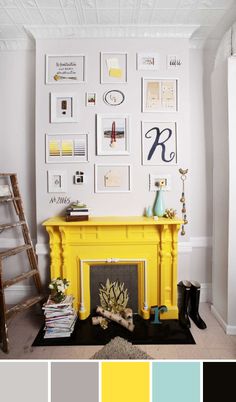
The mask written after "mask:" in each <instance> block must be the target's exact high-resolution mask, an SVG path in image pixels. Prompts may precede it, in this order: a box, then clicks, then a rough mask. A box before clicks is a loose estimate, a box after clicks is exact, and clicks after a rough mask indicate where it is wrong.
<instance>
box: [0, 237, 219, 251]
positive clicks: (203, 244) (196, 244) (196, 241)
mask: <svg viewBox="0 0 236 402" xmlns="http://www.w3.org/2000/svg"><path fill="white" fill-rule="evenodd" d="M33 243H34V244H35V243H36V241H35V240H34V239H33ZM19 244H22V240H19V239H13V238H1V243H0V248H10V247H16V246H18V245H19ZM209 247H212V238H211V237H204V236H203V237H190V240H189V241H186V242H182V241H180V242H179V244H178V249H179V253H180V254H185V253H191V252H192V251H193V249H194V248H209ZM35 248H36V254H37V255H49V245H48V244H47V243H36V246H35Z"/></svg>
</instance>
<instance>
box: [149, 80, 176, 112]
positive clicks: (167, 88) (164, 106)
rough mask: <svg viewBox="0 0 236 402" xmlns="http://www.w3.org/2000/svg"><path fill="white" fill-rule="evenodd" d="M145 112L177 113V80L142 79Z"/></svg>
mask: <svg viewBox="0 0 236 402" xmlns="http://www.w3.org/2000/svg"><path fill="white" fill-rule="evenodd" d="M142 102H143V112H176V111H177V106H178V105H177V80H176V79H171V78H167V79H156V78H145V77H143V79H142Z"/></svg>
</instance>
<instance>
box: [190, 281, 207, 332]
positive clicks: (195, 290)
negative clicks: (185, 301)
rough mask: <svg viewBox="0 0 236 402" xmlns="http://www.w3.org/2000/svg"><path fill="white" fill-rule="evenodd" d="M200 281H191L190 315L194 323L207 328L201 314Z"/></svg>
mask: <svg viewBox="0 0 236 402" xmlns="http://www.w3.org/2000/svg"><path fill="white" fill-rule="evenodd" d="M200 289H201V285H200V283H198V282H196V281H191V287H190V302H189V310H188V312H189V317H190V318H191V319H192V320H193V322H194V324H196V326H197V327H198V328H199V329H205V328H206V327H207V326H206V324H205V322H204V321H203V319H202V318H201V317H200V315H199V301H200Z"/></svg>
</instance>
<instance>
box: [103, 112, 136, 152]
mask: <svg viewBox="0 0 236 402" xmlns="http://www.w3.org/2000/svg"><path fill="white" fill-rule="evenodd" d="M129 154H130V116H129V115H128V114H114V115H112V114H97V155H129Z"/></svg>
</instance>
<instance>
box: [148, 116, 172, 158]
mask: <svg viewBox="0 0 236 402" xmlns="http://www.w3.org/2000/svg"><path fill="white" fill-rule="evenodd" d="M142 163H143V165H176V164H177V132H176V123H175V122H171V123H170V122H167V123H164V122H150V121H143V122H142Z"/></svg>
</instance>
